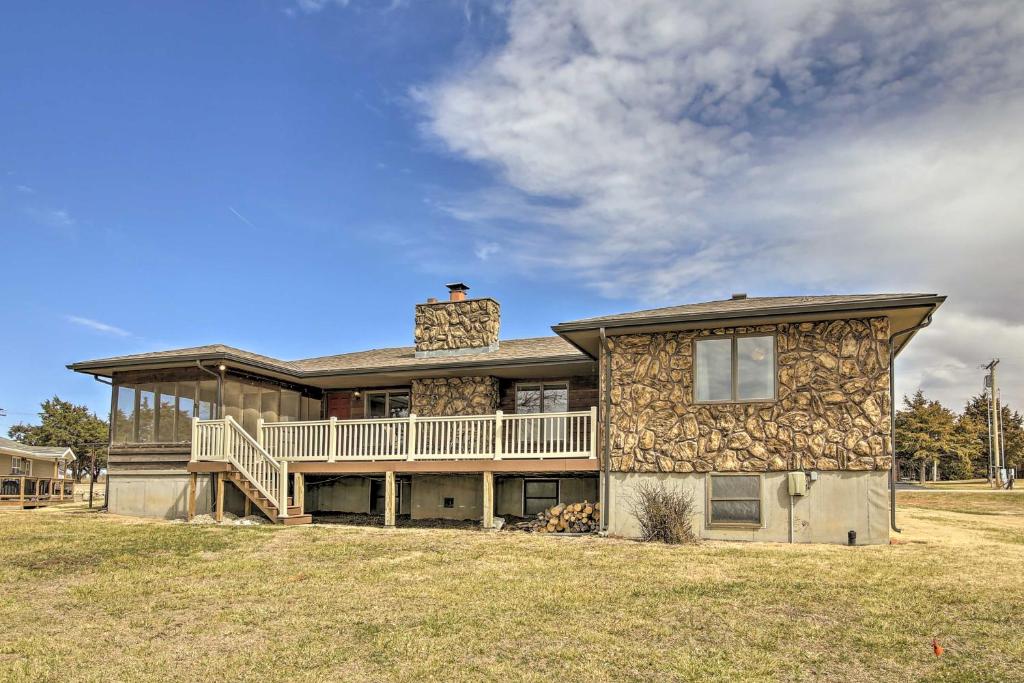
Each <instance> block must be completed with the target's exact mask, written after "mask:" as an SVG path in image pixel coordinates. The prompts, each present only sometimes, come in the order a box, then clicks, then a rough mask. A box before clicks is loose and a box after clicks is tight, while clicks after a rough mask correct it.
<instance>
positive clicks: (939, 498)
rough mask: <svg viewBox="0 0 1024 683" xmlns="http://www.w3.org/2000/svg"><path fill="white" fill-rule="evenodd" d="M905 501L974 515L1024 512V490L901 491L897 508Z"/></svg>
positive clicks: (908, 503) (912, 504)
mask: <svg viewBox="0 0 1024 683" xmlns="http://www.w3.org/2000/svg"><path fill="white" fill-rule="evenodd" d="M903 505H909V506H911V507H915V508H926V509H929V510H946V511H949V512H962V513H964V514H970V515H1024V490H1016V489H1015V490H1013V491H992V490H991V489H989V490H988V491H977V492H975V491H969V492H968V491H964V492H960V491H897V492H896V508H897V509H899V508H900V507H901V506H903Z"/></svg>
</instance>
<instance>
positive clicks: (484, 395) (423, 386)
mask: <svg viewBox="0 0 1024 683" xmlns="http://www.w3.org/2000/svg"><path fill="white" fill-rule="evenodd" d="M411 404H412V405H411V409H410V412H412V413H414V414H415V415H417V416H422V417H447V416H452V415H487V414H490V413H493V412H494V411H495V410H497V408H498V379H497V378H496V377H437V378H433V379H414V380H413V381H412V399H411Z"/></svg>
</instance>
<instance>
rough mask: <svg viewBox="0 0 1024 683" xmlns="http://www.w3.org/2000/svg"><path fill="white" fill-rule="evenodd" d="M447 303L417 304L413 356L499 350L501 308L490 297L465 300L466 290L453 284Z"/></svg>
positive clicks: (466, 287)
mask: <svg viewBox="0 0 1024 683" xmlns="http://www.w3.org/2000/svg"><path fill="white" fill-rule="evenodd" d="M447 287H448V292H449V294H448V301H441V302H438V301H437V300H436V299H428V300H427V303H425V304H416V331H415V335H414V336H415V339H416V357H417V358H433V357H439V356H460V355H469V354H473V353H486V352H488V351H496V350H497V349H498V329H499V327H500V324H501V306H499V305H498V302H497V301H495V300H494V299H491V298H481V299H467V298H466V292H467V291H468V290H469V287H468V286H467V285H465V284H464V283H462V282H453V283H451V284H449V285H447Z"/></svg>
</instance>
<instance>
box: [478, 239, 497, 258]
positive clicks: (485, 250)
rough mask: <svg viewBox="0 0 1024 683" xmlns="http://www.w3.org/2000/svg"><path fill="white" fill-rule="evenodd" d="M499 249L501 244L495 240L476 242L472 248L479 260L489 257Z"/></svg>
mask: <svg viewBox="0 0 1024 683" xmlns="http://www.w3.org/2000/svg"><path fill="white" fill-rule="evenodd" d="M499 251H501V246H500V245H499V244H497V243H496V242H486V243H484V244H478V245H477V246H476V248H475V249H474V250H473V253H474V254H475V255H476V257H477V258H478V259H480V260H481V261H486V260H487V259H489V258H490V257H492V256H494V255H495V254H497V253H498V252H499Z"/></svg>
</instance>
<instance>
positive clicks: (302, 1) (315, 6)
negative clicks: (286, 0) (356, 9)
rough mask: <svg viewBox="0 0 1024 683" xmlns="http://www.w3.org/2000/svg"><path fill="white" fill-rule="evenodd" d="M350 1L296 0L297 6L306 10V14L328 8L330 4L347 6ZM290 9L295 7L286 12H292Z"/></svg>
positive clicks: (301, 9) (303, 10)
mask: <svg viewBox="0 0 1024 683" xmlns="http://www.w3.org/2000/svg"><path fill="white" fill-rule="evenodd" d="M348 3H349V0H296V1H295V8H298V9H299V10H300V11H302V12H305V13H306V14H315V13H316V12H320V11H321V10H324V9H326V8H327V7H329V6H330V5H338V6H340V7H347V6H348ZM289 9H293V8H288V9H286V10H285V12H286V13H289V14H290V13H291V12H289Z"/></svg>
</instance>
